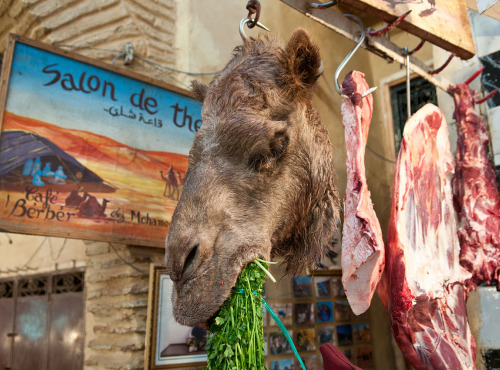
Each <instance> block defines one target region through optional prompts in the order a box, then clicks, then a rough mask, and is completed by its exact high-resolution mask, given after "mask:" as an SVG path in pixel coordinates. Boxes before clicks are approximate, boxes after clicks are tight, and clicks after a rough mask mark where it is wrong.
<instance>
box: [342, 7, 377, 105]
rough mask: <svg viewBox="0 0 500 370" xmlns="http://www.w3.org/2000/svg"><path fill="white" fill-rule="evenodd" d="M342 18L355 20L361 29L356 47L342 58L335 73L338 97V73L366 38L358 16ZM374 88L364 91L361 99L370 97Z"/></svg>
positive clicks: (351, 15)
mask: <svg viewBox="0 0 500 370" xmlns="http://www.w3.org/2000/svg"><path fill="white" fill-rule="evenodd" d="M344 17H347V18H351V19H353V20H355V21H356V22H358V24H359V26H360V27H361V37H360V38H359V40H358V42H357V43H356V46H355V47H354V49H352V51H351V52H350V53H349V54H347V56H346V57H345V58H344V60H343V61H342V63H340V65H339V66H338V68H337V70H336V71H335V76H334V82H335V88H336V89H337V92H338V93H339V94H340V95H342V90H341V89H340V85H339V76H340V72H342V69H343V68H344V67H345V65H346V64H347V63H348V62H349V60H351V58H352V56H353V55H354V53H356V51H357V50H358V49H359V47H360V46H361V45H362V44H363V42H364V41H365V37H366V30H365V25H364V24H363V21H362V20H361V18H359V17H358V16H356V15H353V14H344ZM376 88H377V87H376V86H375V87H372V88H371V89H370V90H368V91H366V92H365V93H364V94H363V97H365V96H368V95H370V94H371V93H372V92H373V91H375V89H376Z"/></svg>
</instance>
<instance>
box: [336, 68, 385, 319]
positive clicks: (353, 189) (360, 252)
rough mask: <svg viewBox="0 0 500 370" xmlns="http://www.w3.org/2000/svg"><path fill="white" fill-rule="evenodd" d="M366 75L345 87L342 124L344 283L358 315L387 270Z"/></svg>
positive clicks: (348, 79) (353, 75) (356, 75)
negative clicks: (371, 158) (369, 162)
mask: <svg viewBox="0 0 500 370" xmlns="http://www.w3.org/2000/svg"><path fill="white" fill-rule="evenodd" d="M368 89H369V87H368V84H367V83H366V81H365V79H364V74H363V73H361V72H358V71H352V72H349V73H348V74H347V76H346V77H345V79H344V82H343V83H342V96H343V101H342V124H343V125H344V130H345V141H346V149H347V160H346V165H347V189H346V196H345V200H344V225H343V231H342V234H343V238H342V283H343V284H344V289H345V293H346V296H347V299H348V300H349V304H350V306H351V308H352V310H353V312H354V313H355V314H356V315H360V314H362V313H363V312H365V311H366V310H367V309H368V307H370V302H371V299H372V297H373V293H374V292H375V289H376V287H377V284H378V282H379V281H380V277H381V276H382V272H383V270H384V263H385V253H384V241H383V238H382V231H381V229H380V223H379V221H378V218H377V215H376V214H375V211H374V209H373V204H372V201H371V198H370V192H369V191H368V184H367V183H366V176H365V163H364V160H365V146H366V141H367V140H368V129H369V128H370V122H371V118H372V113H373V97H372V95H371V94H370V95H368V96H366V97H364V98H363V97H362V94H363V93H365V92H366V91H367V90H368Z"/></svg>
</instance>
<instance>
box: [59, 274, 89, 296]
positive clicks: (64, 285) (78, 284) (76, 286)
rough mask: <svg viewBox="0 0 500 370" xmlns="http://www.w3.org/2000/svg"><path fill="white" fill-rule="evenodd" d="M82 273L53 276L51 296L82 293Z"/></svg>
mask: <svg viewBox="0 0 500 370" xmlns="http://www.w3.org/2000/svg"><path fill="white" fill-rule="evenodd" d="M83 283H84V280H83V272H73V273H69V274H62V275H55V276H53V277H52V294H61V293H70V292H82V291H83Z"/></svg>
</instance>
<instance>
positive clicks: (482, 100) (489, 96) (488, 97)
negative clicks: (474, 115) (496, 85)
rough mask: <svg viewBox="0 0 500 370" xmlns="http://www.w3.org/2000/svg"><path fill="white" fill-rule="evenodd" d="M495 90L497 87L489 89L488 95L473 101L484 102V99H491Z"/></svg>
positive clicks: (476, 102)
mask: <svg viewBox="0 0 500 370" xmlns="http://www.w3.org/2000/svg"><path fill="white" fill-rule="evenodd" d="M497 92H498V89H495V90H492V91H490V93H489V94H488V95H486V96H484V97H482V98H481V99H478V100H476V101H475V102H474V104H482V103H484V102H485V101H486V100H488V99H491V98H492V97H493V96H494V95H495V94H496V93H497Z"/></svg>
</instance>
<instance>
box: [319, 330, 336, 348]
mask: <svg viewBox="0 0 500 370" xmlns="http://www.w3.org/2000/svg"><path fill="white" fill-rule="evenodd" d="M317 331H318V341H319V345H320V346H322V345H323V344H327V343H332V344H335V339H334V337H333V335H334V333H335V329H334V328H333V327H321V328H318V329H317Z"/></svg>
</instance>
